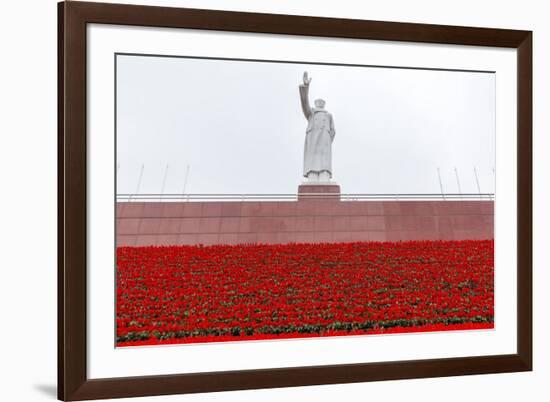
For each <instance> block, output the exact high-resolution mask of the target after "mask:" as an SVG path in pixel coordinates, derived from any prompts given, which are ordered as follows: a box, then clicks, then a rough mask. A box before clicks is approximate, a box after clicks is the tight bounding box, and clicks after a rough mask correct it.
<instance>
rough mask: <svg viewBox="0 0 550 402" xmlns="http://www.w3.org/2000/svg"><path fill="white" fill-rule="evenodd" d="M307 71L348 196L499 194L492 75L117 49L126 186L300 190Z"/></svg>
mask: <svg viewBox="0 0 550 402" xmlns="http://www.w3.org/2000/svg"><path fill="white" fill-rule="evenodd" d="M304 70H307V71H308V72H309V74H310V76H311V77H312V78H313V81H312V82H311V88H310V96H311V102H312V103H313V99H315V98H318V97H322V98H324V99H325V100H326V102H327V103H326V109H327V110H328V111H329V112H330V113H332V115H333V117H334V121H335V127H336V138H335V140H334V143H333V179H334V181H335V182H337V183H338V184H340V185H341V189H342V192H343V193H439V192H440V187H439V181H438V178H437V168H438V167H439V169H440V171H441V176H442V181H443V187H444V191H445V192H446V193H457V192H458V188H457V182H456V178H455V172H454V168H455V167H456V168H457V169H458V174H459V178H460V184H461V188H462V192H463V193H477V192H478V190H477V185H476V181H475V176H474V166H475V167H476V168H477V172H478V177H479V183H480V187H481V191H482V192H484V193H492V192H494V174H493V166H494V160H495V75H494V74H492V73H475V72H455V71H431V70H409V69H396V68H373V67H352V66H332V65H310V64H288V63H276V62H254V61H232V60H207V59H191V58H172V57H143V56H125V55H119V56H117V163H118V168H117V170H118V176H117V193H119V194H120V193H135V192H136V188H137V183H138V178H139V174H140V169H141V165H142V164H144V166H145V168H144V171H143V177H142V181H141V185H140V189H139V192H140V193H160V192H161V189H162V185H163V178H164V173H165V169H166V165H167V164H168V165H169V168H168V173H167V176H166V182H165V186H164V193H181V192H182V191H183V186H184V181H185V172H186V168H187V166H189V176H188V182H187V193H193V194H199V193H201V194H203V193H216V194H235V193H261V194H265V193H269V194H293V193H296V191H297V187H298V185H299V184H300V183H301V182H302V180H303V178H302V177H301V172H302V162H303V146H304V139H305V129H306V125H307V122H306V120H305V118H304V116H303V114H302V111H301V108H300V98H299V94H298V85H299V84H300V83H301V82H302V74H303V72H304Z"/></svg>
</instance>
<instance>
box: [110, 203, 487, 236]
mask: <svg viewBox="0 0 550 402" xmlns="http://www.w3.org/2000/svg"><path fill="white" fill-rule="evenodd" d="M493 226H494V203H493V201H338V200H330V199H324V200H301V201H280V202H278V201H260V202H253V201H242V202H239V201H226V202H221V201H216V202H122V203H117V220H116V232H117V245H118V246H134V245H135V246H137V245H175V244H205V245H208V244H239V243H256V242H257V243H290V242H347V241H385V240H389V241H398V240H462V239H492V238H493Z"/></svg>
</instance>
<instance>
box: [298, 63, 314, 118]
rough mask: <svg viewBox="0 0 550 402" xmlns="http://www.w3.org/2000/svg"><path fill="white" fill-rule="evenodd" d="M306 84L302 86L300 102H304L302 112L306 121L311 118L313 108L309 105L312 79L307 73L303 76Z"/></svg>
mask: <svg viewBox="0 0 550 402" xmlns="http://www.w3.org/2000/svg"><path fill="white" fill-rule="evenodd" d="M303 81H304V83H303V84H301V85H300V101H301V102H302V111H303V112H304V116H305V117H306V119H309V116H311V106H310V105H309V83H310V82H311V78H309V77H308V75H307V71H304V76H303Z"/></svg>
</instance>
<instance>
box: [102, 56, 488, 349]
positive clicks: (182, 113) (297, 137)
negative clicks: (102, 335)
mask: <svg viewBox="0 0 550 402" xmlns="http://www.w3.org/2000/svg"><path fill="white" fill-rule="evenodd" d="M114 64H115V67H114V71H115V82H114V90H113V96H114V105H115V110H114V116H115V136H114V141H115V153H116V155H115V164H114V166H113V175H114V176H115V183H116V184H115V187H116V191H115V195H116V196H115V198H116V199H114V200H113V208H114V209H115V211H116V212H115V217H116V222H115V224H114V232H115V240H116V241H115V244H113V247H114V249H115V255H116V261H115V264H114V267H113V269H114V274H115V277H116V295H115V311H116V317H114V319H115V320H116V325H115V327H116V333H115V334H114V339H115V346H116V347H117V348H119V347H121V348H122V347H140V346H155V345H174V344H191V343H211V342H241V341H274V340H279V341H283V340H290V339H296V338H318V337H336V336H367V337H368V336H384V335H387V334H398V336H411V334H412V333H418V332H424V333H425V332H438V331H471V330H475V331H493V330H494V328H495V320H496V319H497V318H498V317H495V308H494V305H495V303H494V281H495V280H494V271H495V266H494V265H495V264H494V260H495V258H494V221H495V219H494V211H495V208H494V205H495V199H496V196H495V187H496V186H495V182H496V174H497V173H498V172H496V171H495V166H496V159H495V142H496V140H495V138H496V75H495V72H494V71H477V70H452V69H436V68H416V67H415V68H412V67H410V68H409V67H399V66H391V65H388V66H385V65H351V64H330V63H319V62H313V61H308V60H296V61H288V60H256V59H230V58H218V57H202V56H201V57H198V56H194V55H188V56H181V55H177V56H176V55H171V54H145V53H143V54H139V53H117V54H115V57H114ZM308 341H309V340H308ZM311 341H314V340H313V339H311Z"/></svg>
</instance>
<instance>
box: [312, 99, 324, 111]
mask: <svg viewBox="0 0 550 402" xmlns="http://www.w3.org/2000/svg"><path fill="white" fill-rule="evenodd" d="M313 103H315V107H318V108H319V109H323V108H324V107H325V101H324V100H323V99H315V101H314V102H313Z"/></svg>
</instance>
